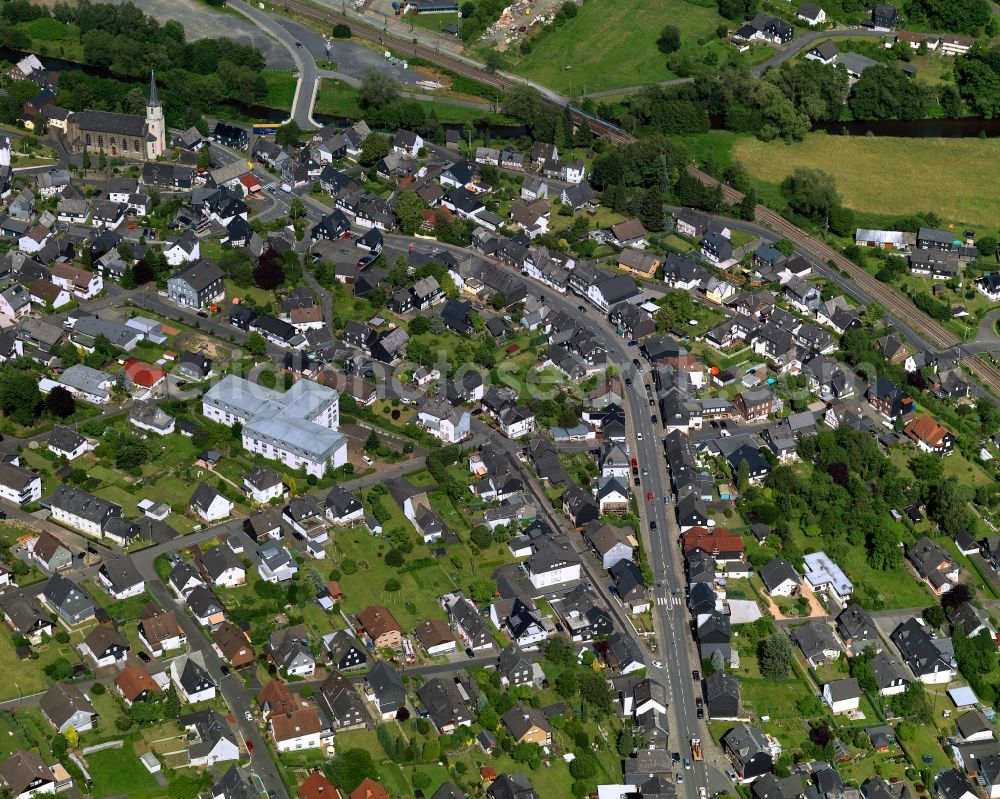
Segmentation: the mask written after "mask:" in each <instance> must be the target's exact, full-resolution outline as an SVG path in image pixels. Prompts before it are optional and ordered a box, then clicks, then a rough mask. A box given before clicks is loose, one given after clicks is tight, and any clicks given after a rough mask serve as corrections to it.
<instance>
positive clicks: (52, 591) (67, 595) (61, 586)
mask: <svg viewBox="0 0 1000 799" xmlns="http://www.w3.org/2000/svg"><path fill="white" fill-rule="evenodd" d="M40 597H41V599H42V602H44V603H45V604H46V605H48V606H49V607H50V608H51V609H52V610H54V611H55V612H56V613H58V614H59V616H60V618H62V620H63V621H65V622H66V623H67V624H70V625H77V624H80V623H81V622H84V621H86V620H87V619H90V618H92V617H93V616H94V609H95V608H94V601H93V600H92V599H91V598H90V597H89V596H87V595H86V594H85V593H84V592H83V591H81V590H80V589H79V588H78V587H77V585H76V584H75V583H73V582H72V581H70V580H67V579H66V578H65V577H63V576H62V575H61V574H53V575H52V576H51V577H49V579H48V582H46V583H45V587H44V588H43V589H42V593H41V594H40Z"/></svg>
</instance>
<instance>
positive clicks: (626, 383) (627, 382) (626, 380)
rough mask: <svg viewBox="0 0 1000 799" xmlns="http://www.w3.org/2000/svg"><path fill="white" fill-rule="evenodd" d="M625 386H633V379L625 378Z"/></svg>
mask: <svg viewBox="0 0 1000 799" xmlns="http://www.w3.org/2000/svg"><path fill="white" fill-rule="evenodd" d="M625 385H626V386H631V385H632V378H631V377H626V378H625Z"/></svg>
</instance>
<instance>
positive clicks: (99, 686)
mask: <svg viewBox="0 0 1000 799" xmlns="http://www.w3.org/2000/svg"><path fill="white" fill-rule="evenodd" d="M107 690H108V689H107V686H105V685H104V683H102V682H95V683H94V684H93V685H92V686H90V692H91V693H92V694H96V695H97V696H100V695H101V694H103V693H104V692H105V691H107Z"/></svg>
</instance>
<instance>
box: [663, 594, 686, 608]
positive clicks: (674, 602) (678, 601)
mask: <svg viewBox="0 0 1000 799" xmlns="http://www.w3.org/2000/svg"><path fill="white" fill-rule="evenodd" d="M656 604H657V605H661V606H663V605H670V606H672V607H677V606H678V605H683V604H684V600H683V599H682V598H681V597H679V596H658V597H657V598H656Z"/></svg>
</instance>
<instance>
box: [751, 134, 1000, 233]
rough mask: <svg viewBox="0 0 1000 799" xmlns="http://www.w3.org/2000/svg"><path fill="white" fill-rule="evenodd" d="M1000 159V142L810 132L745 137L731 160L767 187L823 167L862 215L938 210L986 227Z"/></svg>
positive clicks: (992, 214) (999, 208) (997, 205)
mask: <svg viewBox="0 0 1000 799" xmlns="http://www.w3.org/2000/svg"><path fill="white" fill-rule="evenodd" d="M998 157H1000V140H997V139H904V138H890V137H877V136H863V137H861V136H828V135H824V134H811V135H809V136H807V137H806V139H805V140H804V141H801V142H795V143H793V144H785V143H783V142H762V141H758V140H756V139H751V138H741V139H738V140H737V141H736V142H735V143H734V144H733V146H732V159H733V160H735V161H740V162H741V163H742V164H743V165H744V166H745V167H746V168H747V171H748V172H749V173H750V176H751V177H752V178H754V179H756V180H759V181H762V182H767V183H772V184H777V183H780V182H781V180H782V179H783V178H784V177H785V176H787V175H789V174H791V173H792V171H794V170H795V169H796V168H798V167H807V168H820V169H823V170H824V171H826V172H828V173H830V174H831V175H833V177H834V178H835V179H836V181H837V188H838V190H839V191H840V194H841V197H842V198H843V200H844V204H845V205H846V206H848V207H849V208H853V209H854V210H855V211H859V212H861V213H869V214H885V213H887V212H891V213H892V214H894V215H896V216H903V215H905V214H910V213H917V212H921V211H933V212H934V213H936V214H938V216H940V217H941V218H942V219H946V220H952V221H953V222H954V223H955V224H956V225H959V224H971V225H982V226H986V227H989V226H990V225H991V224H993V223H994V222H995V220H996V218H997V216H998V215H1000V198H997V197H996V195H995V192H993V191H992V189H991V186H990V184H991V180H990V177H989V176H990V174H991V171H992V168H993V165H994V164H995V163H996V161H997V159H998ZM889 164H891V165H892V166H891V168H887V165H889ZM927 164H934V165H935V175H936V179H935V185H934V191H933V192H928V191H926V188H925V186H926V181H927Z"/></svg>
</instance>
